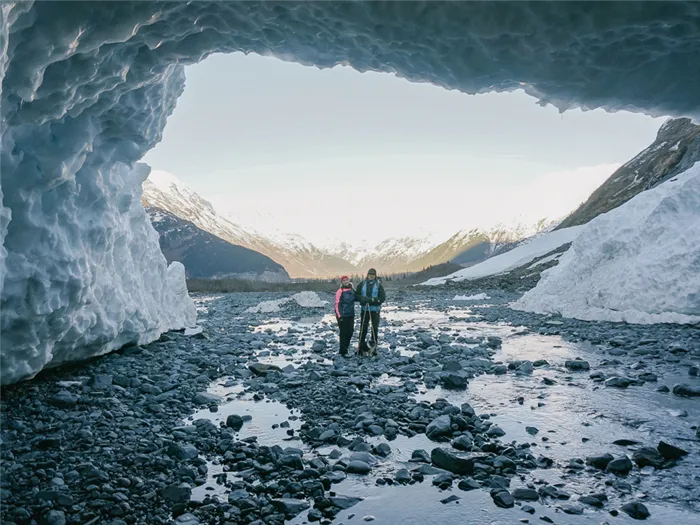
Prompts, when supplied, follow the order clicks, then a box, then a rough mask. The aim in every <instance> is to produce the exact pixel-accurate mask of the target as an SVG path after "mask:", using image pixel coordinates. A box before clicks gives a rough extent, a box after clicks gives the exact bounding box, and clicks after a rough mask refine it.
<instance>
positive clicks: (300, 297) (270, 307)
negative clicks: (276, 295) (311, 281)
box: [246, 292, 328, 314]
mask: <svg viewBox="0 0 700 525" xmlns="http://www.w3.org/2000/svg"><path fill="white" fill-rule="evenodd" d="M292 301H294V302H296V303H297V304H298V305H299V306H301V307H302V308H323V307H324V306H325V305H327V304H328V301H323V300H322V299H321V298H320V297H319V296H318V294H317V293H315V292H299V293H297V294H294V295H292V296H291V297H285V298H284V299H277V300H275V301H263V302H262V303H260V304H259V305H257V306H251V307H250V308H248V309H247V310H246V312H247V313H250V314H259V313H260V314H267V313H273V312H279V311H280V308H281V307H282V306H284V305H285V304H288V303H290V302H292Z"/></svg>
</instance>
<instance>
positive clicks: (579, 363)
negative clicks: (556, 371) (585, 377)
mask: <svg viewBox="0 0 700 525" xmlns="http://www.w3.org/2000/svg"><path fill="white" fill-rule="evenodd" d="M564 366H565V367H566V368H568V369H569V370H573V371H585V370H590V369H591V365H590V364H589V363H588V361H583V360H582V359H571V360H568V361H566V362H565V363H564Z"/></svg>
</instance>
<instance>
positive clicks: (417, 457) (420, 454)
mask: <svg viewBox="0 0 700 525" xmlns="http://www.w3.org/2000/svg"><path fill="white" fill-rule="evenodd" d="M411 461H413V462H420V463H430V454H428V452H427V451H425V450H423V449H422V448H418V449H416V450H414V451H413V452H412V453H411Z"/></svg>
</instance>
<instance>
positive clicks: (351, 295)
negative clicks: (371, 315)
mask: <svg viewBox="0 0 700 525" xmlns="http://www.w3.org/2000/svg"><path fill="white" fill-rule="evenodd" d="M355 301H357V299H356V298H355V291H354V290H353V289H352V288H338V291H337V292H336V293H335V316H336V317H355Z"/></svg>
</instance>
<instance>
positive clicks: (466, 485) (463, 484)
mask: <svg viewBox="0 0 700 525" xmlns="http://www.w3.org/2000/svg"><path fill="white" fill-rule="evenodd" d="M457 488H458V489H459V490H464V491H469V490H475V489H478V488H481V485H479V483H478V482H477V481H475V480H473V479H471V478H468V479H463V480H461V481H460V482H459V483H458V484H457Z"/></svg>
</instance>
